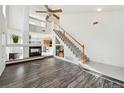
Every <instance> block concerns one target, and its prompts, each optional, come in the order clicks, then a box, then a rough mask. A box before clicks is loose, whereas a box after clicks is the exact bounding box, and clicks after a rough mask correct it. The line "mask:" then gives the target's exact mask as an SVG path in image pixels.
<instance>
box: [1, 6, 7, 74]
mask: <svg viewBox="0 0 124 93" xmlns="http://www.w3.org/2000/svg"><path fill="white" fill-rule="evenodd" d="M5 24H6V22H5V18H4V15H3V11H2V6H1V5H0V76H1V74H2V72H3V70H4V68H5V30H6V25H5Z"/></svg>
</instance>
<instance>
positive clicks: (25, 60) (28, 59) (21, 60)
mask: <svg viewBox="0 0 124 93" xmlns="http://www.w3.org/2000/svg"><path fill="white" fill-rule="evenodd" d="M46 57H50V56H40V57H33V58H25V59H20V60H15V61H10V62H6V64H14V63H21V62H27V61H33V60H37V59H43V58H46Z"/></svg>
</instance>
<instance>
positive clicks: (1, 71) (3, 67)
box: [0, 60, 6, 76]
mask: <svg viewBox="0 0 124 93" xmlns="http://www.w3.org/2000/svg"><path fill="white" fill-rule="evenodd" d="M1 61H3V60H1ZM0 63H2V64H0V65H1V67H2V68H1V69H0V76H1V75H2V73H3V71H4V69H5V67H6V65H5V61H4V62H0Z"/></svg>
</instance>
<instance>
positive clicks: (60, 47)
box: [56, 45, 64, 57]
mask: <svg viewBox="0 0 124 93" xmlns="http://www.w3.org/2000/svg"><path fill="white" fill-rule="evenodd" d="M56 56H59V57H64V46H63V45H56Z"/></svg>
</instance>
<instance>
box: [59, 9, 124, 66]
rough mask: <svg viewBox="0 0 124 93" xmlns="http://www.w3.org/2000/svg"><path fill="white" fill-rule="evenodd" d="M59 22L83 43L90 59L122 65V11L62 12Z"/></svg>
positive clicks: (123, 13) (123, 15)
mask: <svg viewBox="0 0 124 93" xmlns="http://www.w3.org/2000/svg"><path fill="white" fill-rule="evenodd" d="M94 21H98V22H99V24H97V25H93V24H92V23H93V22H94ZM60 23H61V25H62V27H64V28H65V30H66V31H68V32H69V33H70V34H72V35H73V36H74V37H75V38H76V39H77V40H78V41H81V42H83V43H84V44H85V53H86V54H87V55H88V56H89V57H90V59H91V60H93V61H96V62H100V63H105V64H111V65H116V66H121V67H124V57H123V55H124V49H123V48H124V42H123V40H124V12H121V11H119V12H101V13H96V12H94V13H76V14H75V13H74V14H73V13H72V14H63V15H62V16H61V21H60Z"/></svg>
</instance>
